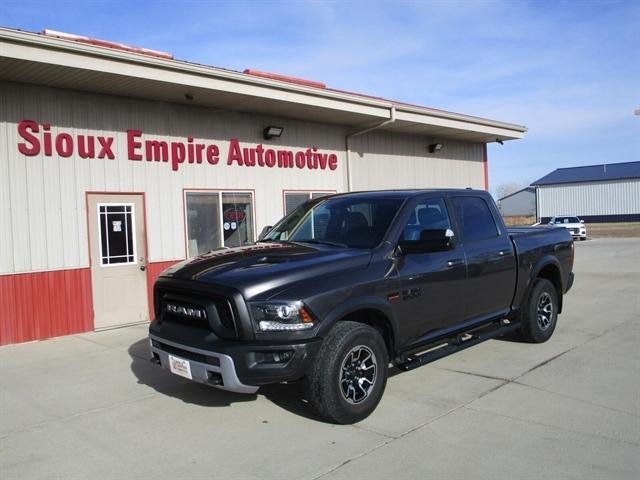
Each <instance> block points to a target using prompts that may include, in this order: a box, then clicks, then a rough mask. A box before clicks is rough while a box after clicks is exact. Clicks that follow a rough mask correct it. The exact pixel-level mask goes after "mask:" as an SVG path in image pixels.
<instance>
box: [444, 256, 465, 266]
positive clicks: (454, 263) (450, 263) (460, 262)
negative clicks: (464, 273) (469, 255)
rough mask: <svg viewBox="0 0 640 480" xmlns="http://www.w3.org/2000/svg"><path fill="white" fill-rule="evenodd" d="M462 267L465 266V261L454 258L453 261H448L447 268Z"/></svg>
mask: <svg viewBox="0 0 640 480" xmlns="http://www.w3.org/2000/svg"><path fill="white" fill-rule="evenodd" d="M460 265H464V260H463V259H462V258H453V259H451V260H447V267H449V268H451V267H458V266H460Z"/></svg>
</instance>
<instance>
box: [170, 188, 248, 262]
mask: <svg viewBox="0 0 640 480" xmlns="http://www.w3.org/2000/svg"><path fill="white" fill-rule="evenodd" d="M189 193H213V194H216V195H217V197H218V219H219V222H218V227H219V228H220V230H219V232H220V245H218V247H217V248H223V247H224V218H223V213H224V211H223V208H222V194H223V193H236V194H247V193H248V194H249V195H251V217H252V219H251V224H252V229H251V231H252V234H253V235H252V237H253V238H252V242H255V241H256V238H257V235H256V191H255V190H254V189H252V188H183V189H182V227H183V229H184V238H183V243H184V258H186V259H189V258H194V257H190V256H189V225H188V223H187V222H188V221H189V220H188V215H187V194H189Z"/></svg>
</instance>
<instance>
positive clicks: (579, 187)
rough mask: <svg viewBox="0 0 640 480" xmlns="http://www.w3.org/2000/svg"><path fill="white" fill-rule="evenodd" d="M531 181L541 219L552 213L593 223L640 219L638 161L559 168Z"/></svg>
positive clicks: (639, 169) (546, 218) (546, 219)
mask: <svg viewBox="0 0 640 480" xmlns="http://www.w3.org/2000/svg"><path fill="white" fill-rule="evenodd" d="M532 185H533V186H535V187H536V191H537V208H538V219H539V220H540V221H541V222H543V223H544V222H547V221H549V219H550V218H551V217H552V216H554V215H577V216H578V217H580V218H581V219H582V220H584V221H586V222H594V223H600V222H602V223H611V222H639V221H640V162H626V163H608V164H601V165H588V166H584V167H570V168H558V169H557V170H554V171H553V172H551V173H550V174H548V175H546V176H544V177H542V178H540V179H539V180H537V181H535V182H533V184H532Z"/></svg>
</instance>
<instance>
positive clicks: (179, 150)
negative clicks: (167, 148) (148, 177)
mask: <svg viewBox="0 0 640 480" xmlns="http://www.w3.org/2000/svg"><path fill="white" fill-rule="evenodd" d="M185 154H186V148H185V146H184V143H180V142H171V169H172V170H173V171H174V172H175V171H177V170H178V165H180V164H181V163H183V162H184V159H185Z"/></svg>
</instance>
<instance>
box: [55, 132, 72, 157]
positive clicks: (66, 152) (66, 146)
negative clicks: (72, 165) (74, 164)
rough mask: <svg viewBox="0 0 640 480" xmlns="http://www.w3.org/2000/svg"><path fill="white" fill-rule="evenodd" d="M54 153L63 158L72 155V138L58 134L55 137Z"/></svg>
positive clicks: (65, 134) (64, 134)
mask: <svg viewBox="0 0 640 480" xmlns="http://www.w3.org/2000/svg"><path fill="white" fill-rule="evenodd" d="M56 152H58V155H60V156H61V157H64V158H68V157H70V156H71V155H72V154H73V138H71V135H69V134H68V133H60V134H58V135H57V136H56Z"/></svg>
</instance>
